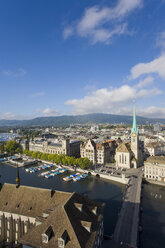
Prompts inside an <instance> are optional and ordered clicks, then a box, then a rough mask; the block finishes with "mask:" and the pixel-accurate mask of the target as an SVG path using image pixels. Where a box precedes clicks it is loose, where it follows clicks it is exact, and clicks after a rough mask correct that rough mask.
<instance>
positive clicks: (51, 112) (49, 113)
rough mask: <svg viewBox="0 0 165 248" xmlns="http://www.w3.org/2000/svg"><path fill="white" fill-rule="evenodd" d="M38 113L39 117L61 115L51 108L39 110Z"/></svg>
mask: <svg viewBox="0 0 165 248" xmlns="http://www.w3.org/2000/svg"><path fill="white" fill-rule="evenodd" d="M36 112H37V115H40V116H58V115H60V113H59V112H58V111H56V110H54V109H51V108H45V109H38V110H37V111H36Z"/></svg>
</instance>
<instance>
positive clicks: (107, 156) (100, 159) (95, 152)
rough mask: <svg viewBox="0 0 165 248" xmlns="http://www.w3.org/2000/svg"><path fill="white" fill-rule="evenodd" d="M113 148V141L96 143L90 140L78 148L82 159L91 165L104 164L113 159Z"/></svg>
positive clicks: (114, 145) (114, 146)
mask: <svg viewBox="0 0 165 248" xmlns="http://www.w3.org/2000/svg"><path fill="white" fill-rule="evenodd" d="M115 148H116V142H115V141H113V140H104V141H103V142H102V143H96V142H94V140H91V139H90V140H88V141H86V142H84V144H82V145H81V146H80V153H81V157H82V158H88V159H89V160H90V161H91V162H93V164H106V163H108V162H110V161H111V160H112V159H113V158H114V152H115Z"/></svg>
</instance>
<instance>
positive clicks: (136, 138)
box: [131, 109, 139, 164]
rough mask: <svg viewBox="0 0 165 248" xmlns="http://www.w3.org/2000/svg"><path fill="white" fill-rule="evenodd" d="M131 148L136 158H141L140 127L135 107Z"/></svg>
mask: <svg viewBox="0 0 165 248" xmlns="http://www.w3.org/2000/svg"><path fill="white" fill-rule="evenodd" d="M131 150H132V152H133V154H134V158H135V159H136V161H137V164H138V160H139V135H138V128H137V123H136V111H135V109H134V113H133V126H132V130H131Z"/></svg>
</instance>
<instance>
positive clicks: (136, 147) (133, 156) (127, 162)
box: [115, 109, 142, 168]
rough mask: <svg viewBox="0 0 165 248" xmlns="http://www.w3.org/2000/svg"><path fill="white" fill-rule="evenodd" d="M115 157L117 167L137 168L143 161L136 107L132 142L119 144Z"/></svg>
mask: <svg viewBox="0 0 165 248" xmlns="http://www.w3.org/2000/svg"><path fill="white" fill-rule="evenodd" d="M115 159H116V167H117V168H118V167H123V168H132V167H134V168H137V167H139V166H140V165H141V163H142V142H140V141H139V132H138V128H137V122H136V111H135V109H134V113H133V125H132V130H131V142H123V143H121V144H120V145H119V146H118V148H117V149H116V156H115Z"/></svg>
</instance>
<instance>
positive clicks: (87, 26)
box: [0, 0, 165, 119]
mask: <svg viewBox="0 0 165 248" xmlns="http://www.w3.org/2000/svg"><path fill="white" fill-rule="evenodd" d="M164 13H165V1H164V0H118V1H116V0H112V1H110V0H102V1H99V0H91V1H89V0H81V1H77V0H69V1H66V0H49V1H48V0H23V1H22V0H0V93H1V96H0V119H25V118H26V119H28V118H33V117H36V116H55V115H63V114H86V113H98V112H101V113H113V114H128V115H129V114H132V105H133V101H134V100H136V107H137V114H138V115H143V116H148V117H163V118H165V100H164V99H165V15H164Z"/></svg>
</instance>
